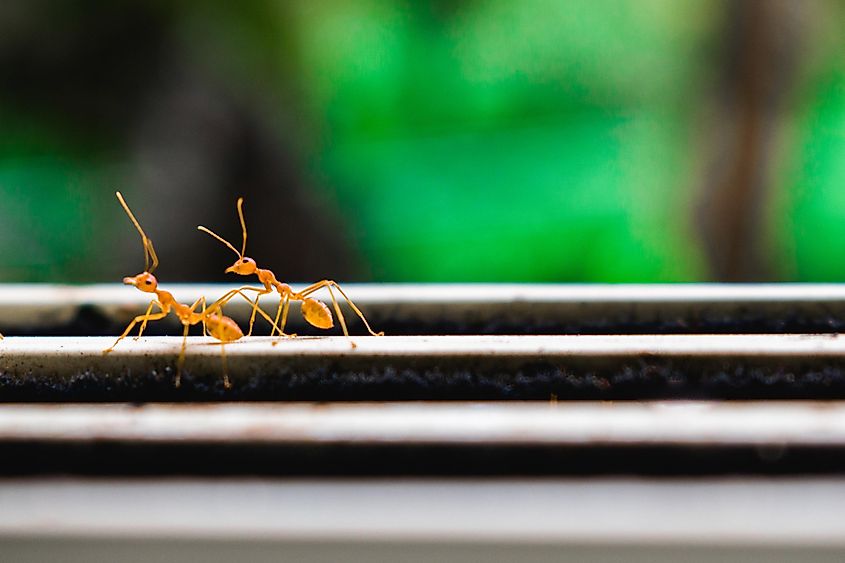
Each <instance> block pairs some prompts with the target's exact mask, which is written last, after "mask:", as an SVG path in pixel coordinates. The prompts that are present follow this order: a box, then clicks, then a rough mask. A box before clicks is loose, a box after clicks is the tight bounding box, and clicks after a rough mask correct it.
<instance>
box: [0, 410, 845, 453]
mask: <svg viewBox="0 0 845 563" xmlns="http://www.w3.org/2000/svg"><path fill="white" fill-rule="evenodd" d="M10 440H11V441H14V440H18V441H65V442H80V441H82V442H87V441H116V442H120V441H124V442H136V443H139V442H140V443H143V442H152V443H167V442H170V443H179V444H188V443H202V444H232V443H269V444H312V445H320V444H346V445H356V444H357V445H363V446H367V445H379V444H403V445H413V444H426V445H431V444H441V445H480V444H486V445H505V446H509V445H560V446H600V445H604V446H607V445H612V446H619V445H626V446H660V445H684V446H717V447H726V446H749V445H754V446H778V447H787V446H789V447H797V446H836V447H843V446H845V403H843V402H834V403H829V402H825V403H789V402H775V403H714V402H680V403H678V402H674V403H665V402H655V403H615V404H606V403H571V404H562V403H557V404H553V403H550V404H542V403H470V404H467V403H374V404H367V403H363V404H362V403H359V404H330V405H326V404H322V405H313V404H308V405H304V404H293V405H291V404H287V405H281V404H238V405H233V404H229V405H205V406H198V405H192V406H175V405H145V406H129V405H87V406H85V405H38V406H33V405H26V406H24V405H5V406H0V441H10Z"/></svg>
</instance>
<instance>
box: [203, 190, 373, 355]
mask: <svg viewBox="0 0 845 563" xmlns="http://www.w3.org/2000/svg"><path fill="white" fill-rule="evenodd" d="M243 203H244V198H242V197H241V198H238V204H237V205H238V216H239V217H240V220H241V229H242V230H243V245H242V247H241V251H240V252H238V251H237V250H236V249H235V247H234V246H232V244H231V243H229V241H227V240H226V239H224V238H223V237H221V236H220V235H218V234H216V233H214V232H213V231H211V230H210V229H208V228H206V227H203V226H199V227H197V229H199V230H200V231H203V232H204V233H207V234H209V235H211V236H213V237H214V238H216V239H217V240H219V241H220V242H222V243H223V244H225V245H226V246H227V247H229V249H231V250H232V252H234V253H235V254H237V256H238V259H237V260H236V261H235V263H234V264H232V265H231V266H229V267H228V268H226V273H229V272H232V273H235V274H238V275H240V276H249V275H252V274H255V275H257V276H258V281H260V282H261V283H262V284H264V288H263V289H262V288H257V287H248V286H245V287H242V288H240V289H239V290H252V291H255V292H256V295H255V302H254V303H253V304H252V316H251V317H250V319H249V332H248V333H247V334H252V325H253V323H254V321H255V314H256V311H261V309H260V308H259V307H258V300H259V299H260V298H261V296H262V295H266V294H268V293H272V292H273V291H274V290H275V291H277V292H278V293H279V295H280V297H281V299H280V300H279V307H278V309H277V310H276V318H275V320H274V321H273V324H274V327H273V331H272V332H271V333H270V335H271V336H272V335H273V334H274V333H275V331H276V330H277V329H278V330H279V335H280V336H287V337H291V338H292V337H294V336H296V335H295V334H290V335H288V334H285V333H284V328H285V324H286V323H287V317H288V309H289V307H290V303H291V301H301V302H302V316H303V317H304V318H305V320H306V321H307V322H308V323H309V324H311V325H313V326H315V327H317V328H322V329H329V328H332V327H333V326H334V322H333V320H332V313H331V311H330V310H329V308H328V307H327V306H326V304H325V303H323V302H322V301H319V300H317V299H314V298H313V297H309V295H311V294H312V293H315V292H316V291H318V290H320V289H322V288H326V289H327V290H328V292H329V296H331V299H332V305H333V306H334V310H335V313H336V314H337V318H338V320H339V321H340V326H341V328H342V329H343V334H344V335H345V336H346V337H347V338H349V331H348V330H347V329H346V320H345V319H344V318H343V313H342V312H341V310H340V306H339V305H338V302H337V299H336V298H335V295H334V292H333V291H332V288H334V289H336V290H337V291H339V292H340V294H341V295H342V296H343V298H344V299H346V302H347V303H348V304H349V306H350V307H352V310H353V311H355V314H356V315H358V317H360V319H361V320H362V321H364V326H366V327H367V330H368V331H369V333H370V334H371V335H373V336H384V333H383V332H378V333H377V332H374V331H373V329H372V328H370V325H369V323H368V322H367V319H366V318H364V314H363V313H362V312H361V310H360V309H359V308H358V307H356V306H355V304H354V303H353V302H352V300H351V299H349V297H348V296H347V295H346V293H344V291H343V290H342V289H341V288H340V286H339V285H338V284H337V283H336V282H334V281H332V280H322V281H318V282H317V283H314V284H311V285H309V286H308V287H306V288H305V289H303V290H302V291H299V292H296V291H293V290H292V289H291V287H290V286H289V285H288V284H286V283H282V282H280V281H279V280H277V279H276V276H275V274H273V272H272V271H270V270H266V269H263V268H259V267H258V264H256V262H255V260H253V259H252V258H249V257H247V256H245V253H246V221H245V220H244V212H243ZM239 290H236V291H239ZM280 316H281V325H279V324H278V322H279V317H280ZM350 342H351V340H350ZM352 346H353V347H354V346H355V343H354V342H352Z"/></svg>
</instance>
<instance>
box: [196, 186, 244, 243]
mask: <svg viewBox="0 0 845 563" xmlns="http://www.w3.org/2000/svg"><path fill="white" fill-rule="evenodd" d="M238 216H239V217H240V218H241V229H243V240H244V243H243V246H242V247H241V251H240V252H238V251H237V250H236V249H235V247H234V246H232V243H230V242H229V241H228V240H226V239H224V238H223V237H221V236H220V235H218V234H217V233H215V232H214V231H212V230H211V229H209V228H208V227H203V226H202V225H200V226H198V227H197V230H198V231H202V232H204V233H206V234H209V235H211V236H213V237H214V238H216V239H217V240H219V241H220V242H222V243H223V244H225V245H226V246H228V247H229V249H230V250H231V251H232V252H234V253H235V254H237V255H238V258H243V257H244V254H246V221H244V198H242V197H239V198H238Z"/></svg>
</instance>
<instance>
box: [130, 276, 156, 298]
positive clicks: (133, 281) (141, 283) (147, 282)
mask: <svg viewBox="0 0 845 563" xmlns="http://www.w3.org/2000/svg"><path fill="white" fill-rule="evenodd" d="M123 283H125V284H126V285H134V286H135V287H137V288H138V289H140V290H141V291H145V292H147V293H155V290H156V288H157V287H158V280H157V279H156V277H155V276H154V275H152V274H151V273H149V272H143V273H140V274H138V275H137V276H133V277H129V278H123Z"/></svg>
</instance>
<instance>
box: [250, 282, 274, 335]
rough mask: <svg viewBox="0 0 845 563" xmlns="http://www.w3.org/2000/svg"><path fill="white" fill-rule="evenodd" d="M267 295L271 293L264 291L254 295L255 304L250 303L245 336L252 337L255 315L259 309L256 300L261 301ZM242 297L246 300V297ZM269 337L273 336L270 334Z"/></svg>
mask: <svg viewBox="0 0 845 563" xmlns="http://www.w3.org/2000/svg"><path fill="white" fill-rule="evenodd" d="M268 293H271V292H270V291H266V290H265V291H259V292H256V293H255V302H254V303H253V302H252V301H250V304H251V305H252V315H250V317H249V331H248V332H247V333H246V335H247V336H252V326H253V325H254V324H255V314H256V313H257V312H258V310H259V309H260V307H259V306H258V300H259V299H261V296H262V295H266V294H268ZM244 297H245V298H246V296H244ZM246 300H247V301H249V299H248V298H246ZM275 330H276V327H275V326H274V327H273V332H275ZM270 336H273V333H272V332H271V333H270Z"/></svg>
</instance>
